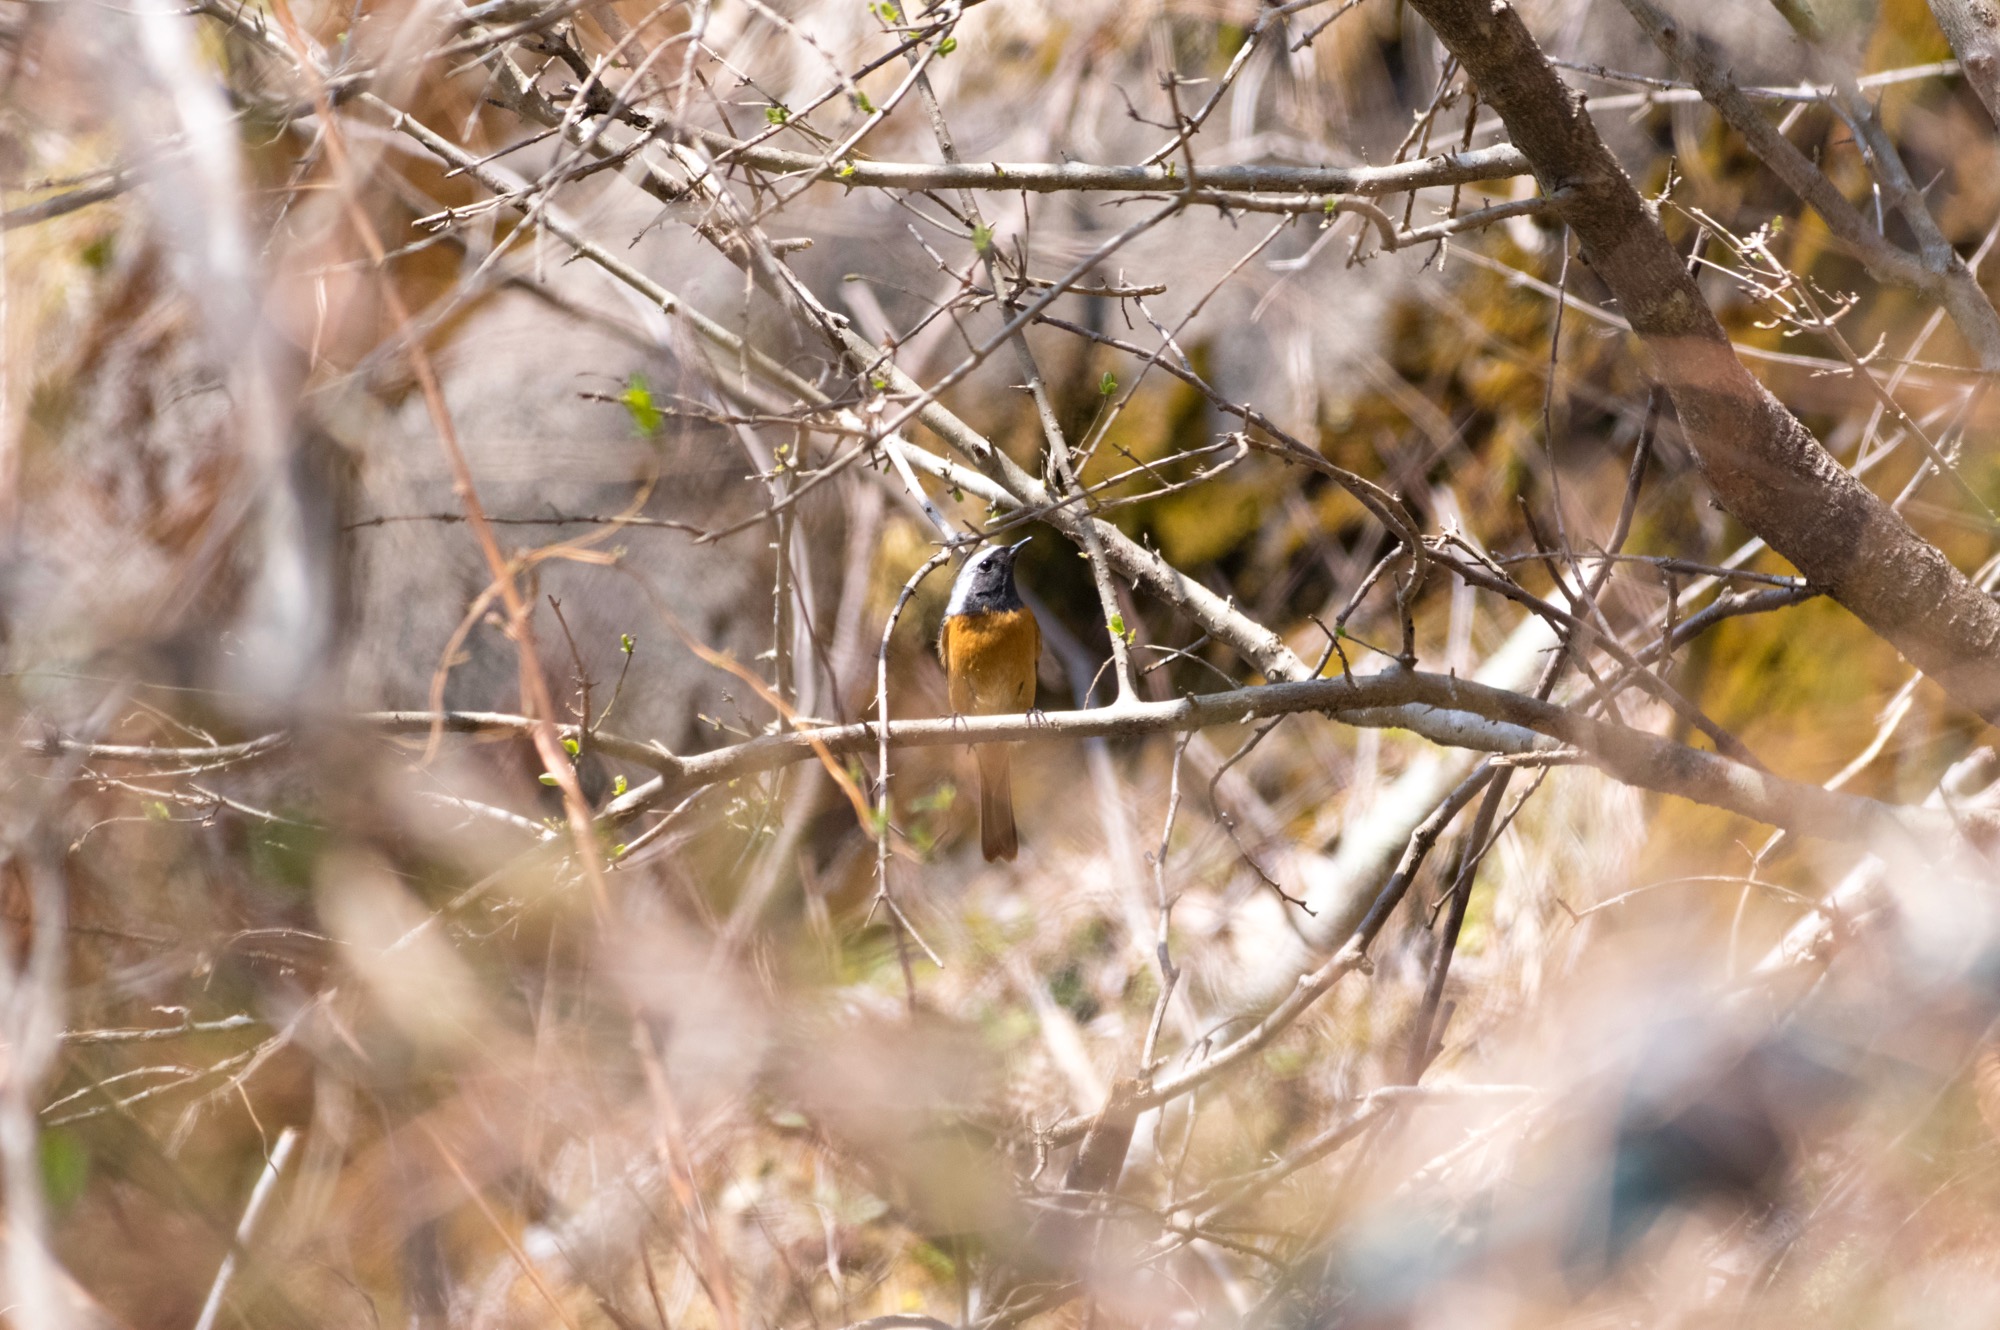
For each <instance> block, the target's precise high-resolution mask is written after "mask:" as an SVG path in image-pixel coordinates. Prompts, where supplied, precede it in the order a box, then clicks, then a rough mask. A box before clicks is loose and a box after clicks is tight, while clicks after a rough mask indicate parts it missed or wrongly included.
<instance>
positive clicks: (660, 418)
mask: <svg viewBox="0 0 2000 1330" xmlns="http://www.w3.org/2000/svg"><path fill="white" fill-rule="evenodd" d="M618 400H619V401H620V402H622V403H624V404H625V410H626V411H627V412H628V413H630V415H631V417H632V423H633V424H634V425H636V426H638V427H639V432H640V433H641V434H644V435H647V436H648V437H650V436H652V435H654V434H657V433H659V431H660V426H661V425H662V424H664V423H665V422H666V418H667V417H666V413H665V412H664V411H662V410H660V408H659V407H657V406H655V405H653V390H652V388H651V387H650V386H649V385H648V384H647V382H646V376H645V375H643V374H634V375H633V376H632V377H631V378H630V379H629V380H627V381H626V384H625V391H624V392H622V393H620V394H619V395H618Z"/></svg>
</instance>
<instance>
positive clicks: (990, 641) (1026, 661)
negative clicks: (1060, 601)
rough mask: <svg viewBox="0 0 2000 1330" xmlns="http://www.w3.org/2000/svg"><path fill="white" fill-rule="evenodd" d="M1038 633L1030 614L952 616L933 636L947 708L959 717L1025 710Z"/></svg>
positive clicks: (1039, 649) (1031, 685)
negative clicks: (940, 661)
mask: <svg viewBox="0 0 2000 1330" xmlns="http://www.w3.org/2000/svg"><path fill="white" fill-rule="evenodd" d="M1041 654H1042V630H1041V628H1040V627H1039V626H1037V625H1036V623H1035V615H1034V612H1033V611H1032V610H1028V609H1018V610H993V611H989V612H987V613H985V614H954V615H951V616H949V617H948V618H946V619H945V621H944V628H943V629H942V630H941V631H940V632H939V634H938V655H940V656H942V657H943V658H944V668H945V677H946V681H947V684H948V692H949V695H950V700H951V709H952V710H953V711H955V712H957V713H958V714H960V715H963V716H980V715H993V714H996V713H1005V712H1014V711H1026V710H1028V709H1029V708H1030V707H1032V706H1034V705H1035V664H1036V662H1037V660H1039V659H1040V657H1041Z"/></svg>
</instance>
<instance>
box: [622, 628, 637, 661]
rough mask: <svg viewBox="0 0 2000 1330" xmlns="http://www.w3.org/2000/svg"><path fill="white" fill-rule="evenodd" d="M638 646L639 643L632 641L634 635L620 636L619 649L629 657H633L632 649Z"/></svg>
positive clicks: (623, 634) (625, 634)
mask: <svg viewBox="0 0 2000 1330" xmlns="http://www.w3.org/2000/svg"><path fill="white" fill-rule="evenodd" d="M638 645H639V644H638V643H637V642H634V641H633V640H632V634H630V633H620V634H618V649H619V650H620V651H622V652H624V653H625V654H626V655H628V656H629V655H631V654H632V648H633V647H635V646H638Z"/></svg>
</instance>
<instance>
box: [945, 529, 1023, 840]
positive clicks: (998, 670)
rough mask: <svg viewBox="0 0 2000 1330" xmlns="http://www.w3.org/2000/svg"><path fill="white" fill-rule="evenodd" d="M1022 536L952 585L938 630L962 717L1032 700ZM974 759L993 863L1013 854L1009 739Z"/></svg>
mask: <svg viewBox="0 0 2000 1330" xmlns="http://www.w3.org/2000/svg"><path fill="white" fill-rule="evenodd" d="M1027 543H1028V542H1027V541H1025V540H1023V541H1020V542H1019V543H1017V544H1013V545H996V546H993V547H992V548H990V549H983V550H981V551H980V552H979V553H977V554H975V555H973V556H972V557H971V558H970V559H967V560H966V561H965V567H963V568H961V569H959V572H958V581H956V582H954V583H953V584H952V588H951V603H950V604H948V605H946V606H945V611H944V627H943V628H942V629H940V630H939V632H938V656H939V657H940V658H941V659H943V661H944V673H945V680H946V684H947V690H946V691H947V696H948V697H949V698H950V701H951V709H952V711H953V712H955V713H956V714H958V715H961V716H990V715H996V714H999V715H1004V714H1007V713H1010V712H1016V711H1027V710H1030V709H1031V708H1033V707H1034V705H1035V664H1036V662H1037V661H1038V660H1040V659H1041V655H1042V630H1041V628H1040V627H1039V626H1037V625H1036V623H1035V613H1034V611H1033V610H1031V609H1029V608H1028V607H1027V606H1026V605H1025V604H1023V603H1022V602H1021V593H1020V592H1019V591H1018V590H1017V589H1016V588H1015V586H1014V560H1015V558H1016V557H1017V556H1018V555H1019V554H1020V552H1021V546H1022V545H1026V544H1027ZM977 756H978V760H979V847H980V849H981V850H983V851H984V852H985V854H986V858H987V860H988V861H989V862H990V861H992V860H994V859H1012V858H1013V857H1014V855H1015V853H1016V852H1017V851H1018V850H1019V849H1020V840H1019V838H1018V837H1017V836H1016V835H1015V834H1014V792H1013V789H1012V785H1011V779H1010V777H1009V774H1008V758H1007V745H1005V744H997V743H996V744H986V745H984V746H982V747H980V748H979V749H978V750H977Z"/></svg>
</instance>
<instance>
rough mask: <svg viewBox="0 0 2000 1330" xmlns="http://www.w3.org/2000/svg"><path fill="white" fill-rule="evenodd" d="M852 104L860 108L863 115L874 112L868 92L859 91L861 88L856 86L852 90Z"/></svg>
mask: <svg viewBox="0 0 2000 1330" xmlns="http://www.w3.org/2000/svg"><path fill="white" fill-rule="evenodd" d="M854 104H855V106H856V107H858V108H860V111H861V114H863V115H874V114H875V103H873V102H871V101H869V100H868V94H867V93H865V92H863V91H861V89H859V88H856V89H855V90H854Z"/></svg>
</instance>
